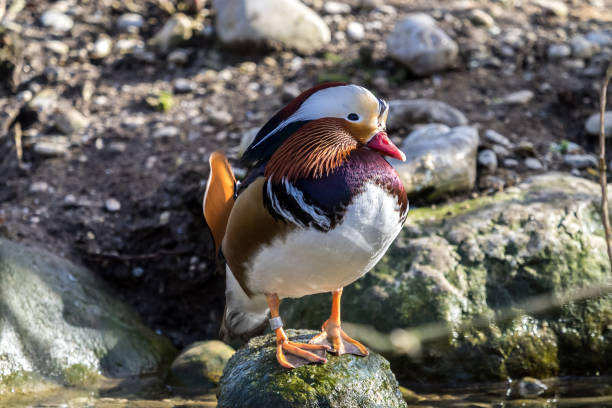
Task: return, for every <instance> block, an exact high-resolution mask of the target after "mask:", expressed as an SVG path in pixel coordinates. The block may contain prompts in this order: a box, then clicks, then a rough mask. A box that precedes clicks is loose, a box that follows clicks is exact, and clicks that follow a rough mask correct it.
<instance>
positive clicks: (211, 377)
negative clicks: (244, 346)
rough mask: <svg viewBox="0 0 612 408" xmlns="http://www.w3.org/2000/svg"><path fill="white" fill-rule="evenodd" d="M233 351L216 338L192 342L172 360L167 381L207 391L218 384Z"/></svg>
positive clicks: (185, 388) (187, 387)
mask: <svg viewBox="0 0 612 408" xmlns="http://www.w3.org/2000/svg"><path fill="white" fill-rule="evenodd" d="M234 353H235V350H234V349H233V348H231V347H230V346H228V345H227V344H225V343H222V342H220V341H218V340H209V341H200V342H197V343H194V344H192V345H191V346H189V347H187V348H186V349H185V350H184V351H183V352H182V353H181V354H180V355H179V356H178V357H177V358H176V360H174V362H173V363H172V366H171V367H170V371H169V373H168V380H167V383H168V384H169V385H171V386H174V387H178V388H180V389H182V390H186V391H194V392H202V391H204V392H205V391H208V390H210V389H211V388H213V387H216V386H217V385H218V384H219V380H220V379H221V374H222V373H223V369H224V368H225V365H226V364H227V362H228V361H229V359H230V358H231V357H232V356H233V355H234Z"/></svg>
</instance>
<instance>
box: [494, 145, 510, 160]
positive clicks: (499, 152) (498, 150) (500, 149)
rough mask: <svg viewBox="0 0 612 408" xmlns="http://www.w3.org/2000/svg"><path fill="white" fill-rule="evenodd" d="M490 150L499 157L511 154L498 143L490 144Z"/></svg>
mask: <svg viewBox="0 0 612 408" xmlns="http://www.w3.org/2000/svg"><path fill="white" fill-rule="evenodd" d="M491 150H493V151H494V152H495V154H496V155H497V157H501V158H504V157H508V156H510V155H511V154H512V153H511V152H510V150H508V149H507V148H505V147H504V146H502V145H498V144H494V145H491Z"/></svg>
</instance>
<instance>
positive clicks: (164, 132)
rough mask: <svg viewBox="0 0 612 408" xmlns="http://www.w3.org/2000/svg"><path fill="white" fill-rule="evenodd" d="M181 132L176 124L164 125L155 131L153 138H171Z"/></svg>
mask: <svg viewBox="0 0 612 408" xmlns="http://www.w3.org/2000/svg"><path fill="white" fill-rule="evenodd" d="M180 133H181V132H180V131H179V129H178V128H177V127H175V126H163V127H160V128H159V129H157V130H155V131H154V132H153V135H152V136H153V139H170V138H173V137H177V136H178V135H179V134H180Z"/></svg>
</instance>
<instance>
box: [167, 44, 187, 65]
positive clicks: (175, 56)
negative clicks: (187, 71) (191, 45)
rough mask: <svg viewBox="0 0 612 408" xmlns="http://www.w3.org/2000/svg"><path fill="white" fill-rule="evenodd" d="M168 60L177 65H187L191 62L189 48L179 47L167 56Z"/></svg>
mask: <svg viewBox="0 0 612 408" xmlns="http://www.w3.org/2000/svg"><path fill="white" fill-rule="evenodd" d="M166 61H168V62H169V63H171V64H175V65H186V64H187V62H189V50H185V49H182V48H179V49H178V50H174V51H172V52H171V53H170V54H168V56H167V57H166Z"/></svg>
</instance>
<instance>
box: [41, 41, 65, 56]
mask: <svg viewBox="0 0 612 408" xmlns="http://www.w3.org/2000/svg"><path fill="white" fill-rule="evenodd" d="M45 48H46V49H48V50H49V51H51V52H53V53H55V54H57V55H67V54H68V52H69V51H70V47H69V46H68V44H66V43H65V42H62V41H55V40H51V41H47V42H45Z"/></svg>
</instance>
